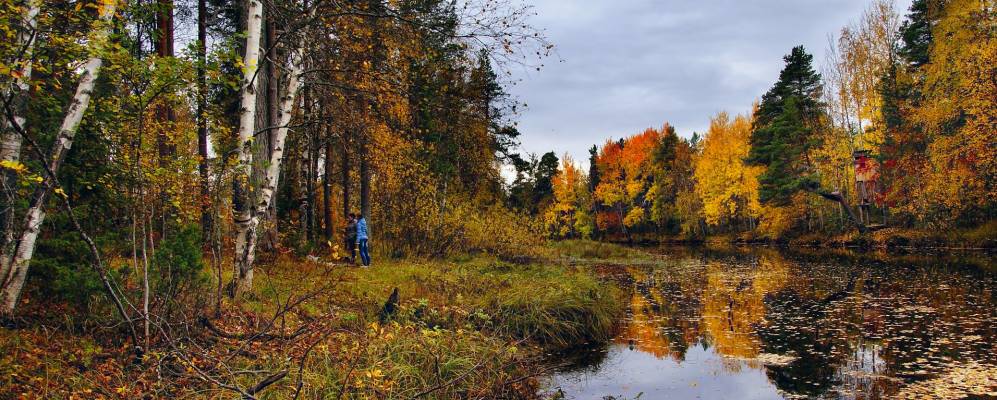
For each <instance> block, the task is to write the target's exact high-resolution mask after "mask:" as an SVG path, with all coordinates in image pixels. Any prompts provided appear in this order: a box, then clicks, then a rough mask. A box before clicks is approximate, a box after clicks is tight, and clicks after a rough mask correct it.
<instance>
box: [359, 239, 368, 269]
mask: <svg viewBox="0 0 997 400" xmlns="http://www.w3.org/2000/svg"><path fill="white" fill-rule="evenodd" d="M360 261H363V265H367V266H369V265H370V253H369V252H368V250H367V239H360Z"/></svg>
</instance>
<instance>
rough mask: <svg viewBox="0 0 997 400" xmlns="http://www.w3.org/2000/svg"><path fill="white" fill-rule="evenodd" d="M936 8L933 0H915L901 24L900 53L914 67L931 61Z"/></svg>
mask: <svg viewBox="0 0 997 400" xmlns="http://www.w3.org/2000/svg"><path fill="white" fill-rule="evenodd" d="M935 8H936V6H935V5H934V4H932V0H914V2H913V3H912V4H911V5H910V14H907V20H906V21H904V23H903V25H901V26H900V39H901V41H902V42H903V43H902V45H901V46H900V55H901V56H903V57H904V59H906V60H907V63H908V64H909V65H910V66H912V67H920V66H922V65H924V64H927V63H928V61H929V53H930V52H931V40H932V37H931V27H932V26H933V25H934V24H935V22H936V20H937V18H935V17H934V15H933V14H936V13H934V12H933V10H934V9H935Z"/></svg>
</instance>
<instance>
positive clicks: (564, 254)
mask: <svg viewBox="0 0 997 400" xmlns="http://www.w3.org/2000/svg"><path fill="white" fill-rule="evenodd" d="M550 248H551V254H552V256H554V257H556V258H559V259H566V260H569V261H577V260H602V261H620V260H626V261H628V262H629V261H634V260H646V259H648V258H649V257H650V256H649V254H647V253H645V252H642V251H640V250H636V249H634V248H632V247H627V246H621V245H618V244H613V243H606V242H597V241H593V240H564V241H560V242H555V243H552V244H551V246H550Z"/></svg>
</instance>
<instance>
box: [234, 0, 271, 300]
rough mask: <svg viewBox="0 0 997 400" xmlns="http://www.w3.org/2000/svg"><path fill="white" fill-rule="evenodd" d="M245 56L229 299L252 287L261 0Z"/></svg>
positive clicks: (253, 4)
mask: <svg viewBox="0 0 997 400" xmlns="http://www.w3.org/2000/svg"><path fill="white" fill-rule="evenodd" d="M246 5H247V7H246V8H247V10H248V13H247V15H248V18H247V22H246V56H245V57H243V70H242V72H243V82H242V94H241V106H240V110H239V113H240V114H239V144H238V146H239V149H238V152H239V155H238V164H237V165H236V169H235V178H234V181H233V183H232V213H233V220H234V222H235V273H234V275H233V278H232V285H231V286H230V289H229V295H230V296H232V297H235V296H236V295H237V294H238V293H240V292H242V291H243V290H245V289H247V288H249V287H251V286H252V283H253V269H252V256H251V255H250V253H251V252H250V249H249V243H248V238H249V236H250V235H249V231H250V228H251V223H252V219H253V218H252V215H253V213H252V210H251V209H250V204H249V203H250V193H249V191H250V184H249V183H250V178H251V176H252V172H253V171H252V164H253V148H252V146H253V136H254V133H255V130H254V128H255V125H256V96H257V91H256V84H255V81H256V76H257V73H258V72H259V64H260V37H261V35H262V30H263V4H262V3H261V2H260V1H258V0H247V1H246Z"/></svg>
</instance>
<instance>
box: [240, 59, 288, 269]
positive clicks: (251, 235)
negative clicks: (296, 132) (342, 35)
mask: <svg viewBox="0 0 997 400" xmlns="http://www.w3.org/2000/svg"><path fill="white" fill-rule="evenodd" d="M301 59H302V55H301V50H300V49H296V50H295V51H293V52H292V53H291V64H290V66H289V71H288V82H287V92H286V93H285V94H284V97H283V98H281V100H280V110H279V114H278V116H279V118H278V119H279V122H278V125H277V127H278V128H277V130H276V132H275V134H274V136H273V153H271V155H270V162H269V164H267V169H266V175H265V177H264V183H263V187H262V188H261V190H260V198H259V201H258V202H257V204H256V209H255V210H254V212H253V213H252V215H251V216H250V220H249V224H248V229H246V230H245V231H241V232H240V233H241V234H244V235H245V237H242V236H240V237H239V238H238V241H242V242H244V243H246V244H245V246H246V247H245V259H244V260H243V261H244V263H245V265H246V266H247V267H248V270H249V274H248V276H249V277H250V279H252V276H253V275H252V270H253V261H254V260H255V257H256V242H257V239H258V237H259V235H258V233H259V231H258V230H257V228H258V227H259V225H260V217H262V216H265V215H266V213H267V210H268V209H269V208H270V204H271V202H272V200H273V196H274V192H276V190H277V184H278V182H279V181H280V166H281V163H282V162H283V160H284V142H285V140H286V139H287V131H288V125H289V124H290V123H291V114H292V111H293V108H294V101H295V99H296V97H297V94H298V89H299V88H300V87H301V81H300V77H299V75H301ZM238 241H237V242H238ZM251 283H252V282H249V284H251Z"/></svg>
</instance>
